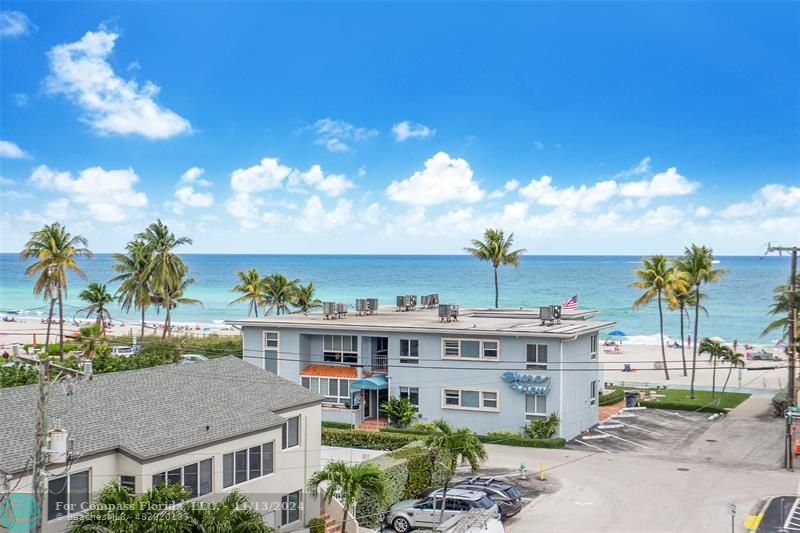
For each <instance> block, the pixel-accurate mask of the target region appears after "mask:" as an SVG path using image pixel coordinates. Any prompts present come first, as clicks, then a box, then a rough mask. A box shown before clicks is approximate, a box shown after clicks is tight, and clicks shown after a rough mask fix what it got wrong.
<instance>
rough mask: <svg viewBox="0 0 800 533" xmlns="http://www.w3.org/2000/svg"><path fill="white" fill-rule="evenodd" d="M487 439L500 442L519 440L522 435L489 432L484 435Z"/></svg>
mask: <svg viewBox="0 0 800 533" xmlns="http://www.w3.org/2000/svg"><path fill="white" fill-rule="evenodd" d="M486 436H487V437H489V438H490V439H495V440H502V439H518V438H521V437H522V436H523V435H522V433H517V432H515V431H490V432H489V433H487V434H486Z"/></svg>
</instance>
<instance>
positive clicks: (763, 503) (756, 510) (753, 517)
mask: <svg viewBox="0 0 800 533" xmlns="http://www.w3.org/2000/svg"><path fill="white" fill-rule="evenodd" d="M770 502H772V498H761V499H760V500H758V501H757V502H756V504H755V505H754V506H753V509H752V510H751V511H750V514H749V515H747V518H745V519H744V524H743V525H744V528H745V529H746V530H747V531H749V532H750V533H755V532H756V531H758V526H759V525H760V524H761V520H763V519H764V511H766V510H767V507H769V504H770Z"/></svg>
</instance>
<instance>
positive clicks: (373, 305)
mask: <svg viewBox="0 0 800 533" xmlns="http://www.w3.org/2000/svg"><path fill="white" fill-rule="evenodd" d="M367 305H368V306H369V314H371V315H374V314H375V313H377V312H378V299H377V298H367Z"/></svg>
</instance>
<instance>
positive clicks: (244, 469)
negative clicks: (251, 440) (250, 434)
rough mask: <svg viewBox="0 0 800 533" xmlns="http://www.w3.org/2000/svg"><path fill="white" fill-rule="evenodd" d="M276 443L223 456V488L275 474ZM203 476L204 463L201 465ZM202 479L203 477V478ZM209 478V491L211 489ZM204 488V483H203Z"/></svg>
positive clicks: (252, 447) (260, 445)
mask: <svg viewBox="0 0 800 533" xmlns="http://www.w3.org/2000/svg"><path fill="white" fill-rule="evenodd" d="M274 450H275V443H274V442H268V443H266V444H259V445H258V446H251V447H250V448H244V449H242V450H236V451H235V452H231V453H226V454H225V455H223V456H222V487H223V488H228V487H231V486H233V485H238V484H239V483H244V482H245V481H249V480H251V479H256V478H259V477H262V476H268V475H269V474H271V473H272V472H273V469H274V466H273V465H274V464H275V460H274V458H273V456H274V453H275V452H274ZM200 466H201V474H202V463H201V465H200ZM201 479H202V476H201ZM210 479H211V478H210V477H209V491H210V489H211V483H210ZM201 486H202V481H201Z"/></svg>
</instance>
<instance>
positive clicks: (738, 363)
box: [721, 349, 744, 394]
mask: <svg viewBox="0 0 800 533" xmlns="http://www.w3.org/2000/svg"><path fill="white" fill-rule="evenodd" d="M723 358H724V360H725V362H726V363H728V365H730V366H728V375H727V376H726V377H725V384H724V385H722V392H721V394H725V389H726V388H727V387H728V380H729V379H731V372H732V371H733V369H734V368H739V367H744V354H741V353H739V352H734V351H733V350H731V349H728V351H726V352H725V354H724V355H723Z"/></svg>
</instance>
